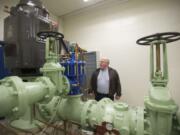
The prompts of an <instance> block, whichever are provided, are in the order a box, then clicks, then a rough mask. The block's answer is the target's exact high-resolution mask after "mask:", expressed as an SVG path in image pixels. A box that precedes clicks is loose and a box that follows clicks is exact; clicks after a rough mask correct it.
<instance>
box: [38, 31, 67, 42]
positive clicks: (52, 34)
mask: <svg viewBox="0 0 180 135" xmlns="http://www.w3.org/2000/svg"><path fill="white" fill-rule="evenodd" d="M37 36H38V37H39V38H41V39H43V40H44V39H46V38H48V37H54V38H55V39H57V40H61V39H63V38H64V35H63V34H62V33H59V32H55V31H41V32H38V33H37Z"/></svg>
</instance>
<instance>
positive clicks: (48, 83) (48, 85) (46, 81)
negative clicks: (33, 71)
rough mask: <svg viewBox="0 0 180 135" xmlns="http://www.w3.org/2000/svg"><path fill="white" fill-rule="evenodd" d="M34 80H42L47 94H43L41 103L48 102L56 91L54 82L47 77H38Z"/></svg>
mask: <svg viewBox="0 0 180 135" xmlns="http://www.w3.org/2000/svg"><path fill="white" fill-rule="evenodd" d="M36 82H42V83H43V84H44V85H45V86H46V90H47V92H48V94H47V95H45V97H44V100H43V101H42V102H43V103H44V102H45V103H47V102H49V101H50V100H51V99H52V98H53V96H54V94H55V92H56V88H55V86H54V84H53V83H52V82H51V81H50V79H49V78H48V77H39V78H37V79H36Z"/></svg>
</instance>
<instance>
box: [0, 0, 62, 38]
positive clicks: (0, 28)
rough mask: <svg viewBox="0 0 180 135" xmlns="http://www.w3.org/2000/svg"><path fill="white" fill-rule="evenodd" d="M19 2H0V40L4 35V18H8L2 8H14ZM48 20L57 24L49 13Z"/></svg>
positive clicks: (6, 0) (15, 0) (16, 0)
mask: <svg viewBox="0 0 180 135" xmlns="http://www.w3.org/2000/svg"><path fill="white" fill-rule="evenodd" d="M19 1H20V0H0V40H3V38H4V37H3V33H4V18H6V17H7V16H9V14H8V13H5V12H4V11H3V10H4V6H5V5H7V6H8V7H9V8H10V7H12V6H15V5H16V4H17V3H18V2H19ZM50 19H52V20H53V21H56V22H58V21H59V18H58V17H57V16H55V15H53V14H52V13H50Z"/></svg>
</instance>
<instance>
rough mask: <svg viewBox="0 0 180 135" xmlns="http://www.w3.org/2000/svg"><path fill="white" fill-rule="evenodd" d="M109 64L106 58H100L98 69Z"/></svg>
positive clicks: (104, 67)
mask: <svg viewBox="0 0 180 135" xmlns="http://www.w3.org/2000/svg"><path fill="white" fill-rule="evenodd" d="M108 66H109V62H108V61H106V60H100V69H102V70H103V69H106V68H107V67H108Z"/></svg>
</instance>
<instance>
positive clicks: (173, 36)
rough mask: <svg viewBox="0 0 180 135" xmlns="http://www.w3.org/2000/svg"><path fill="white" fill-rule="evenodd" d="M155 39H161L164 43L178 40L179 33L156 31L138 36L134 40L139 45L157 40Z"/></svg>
mask: <svg viewBox="0 0 180 135" xmlns="http://www.w3.org/2000/svg"><path fill="white" fill-rule="evenodd" d="M157 40H163V41H165V42H166V43H171V42H174V41H177V40H180V33H179V32H165V33H157V34H153V35H150V36H146V37H143V38H140V39H138V40H137V41H136V43H137V44H139V45H150V44H151V43H152V42H153V41H157Z"/></svg>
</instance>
